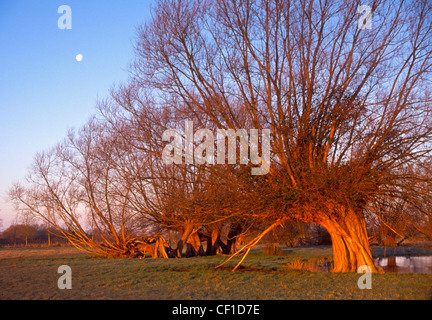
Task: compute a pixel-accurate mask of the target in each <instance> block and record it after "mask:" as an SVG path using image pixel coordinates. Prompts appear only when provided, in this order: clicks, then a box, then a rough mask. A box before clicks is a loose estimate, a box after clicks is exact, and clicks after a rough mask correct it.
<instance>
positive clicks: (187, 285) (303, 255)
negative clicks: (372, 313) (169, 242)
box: [0, 246, 432, 300]
mask: <svg viewBox="0 0 432 320" xmlns="http://www.w3.org/2000/svg"><path fill="white" fill-rule="evenodd" d="M392 250H393V251H392ZM395 250H399V251H400V250H401V249H400V248H383V247H374V248H373V254H374V256H380V255H381V256H382V255H383V254H387V255H389V254H392V253H393V254H395V253H396V254H398V253H399V254H400V253H406V252H396V251H395ZM403 250H405V249H403ZM410 250H411V251H412V252H411V253H412V254H429V255H430V254H431V251H432V249H430V248H412V249H410ZM331 256H332V250H331V247H329V246H318V247H294V248H283V249H282V250H281V251H280V252H279V254H278V255H268V254H265V253H264V251H263V250H262V248H256V249H255V250H253V251H252V252H251V253H250V254H249V256H248V257H247V258H246V260H245V261H244V262H243V264H242V266H241V267H240V268H239V269H238V270H236V271H235V272H232V268H233V267H234V266H235V264H236V263H237V262H238V261H239V260H238V259H237V260H234V261H230V262H229V263H228V264H226V265H224V266H223V267H222V268H219V269H215V268H214V267H215V266H217V265H219V264H220V263H222V262H223V261H225V260H226V259H227V257H222V256H206V257H195V258H184V259H120V258H119V259H106V258H92V257H88V256H87V255H86V254H84V253H82V252H80V251H78V250H77V249H75V248H72V247H54V248H0V299H1V300H11V299H13V300H63V299H72V300H89V299H92V300H120V299H122V300H124V299H126V300H129V299H133V300H141V299H143V300H171V299H175V300H190V299H192V300H195V299H197V300H198V299H199V300H202V299H203V300H207V299H208V300H214V299H221V300H233V299H234V300H243V299H248V300H280V299H282V300H288V299H289V300H291V299H301V300H309V299H314V300H316V299H318V300H328V299H343V300H345V299H356V300H357V299H361V300H372V299H373V300H376V299H378V300H387V299H390V300H395V299H405V300H426V299H431V298H432V275H431V274H412V273H409V274H401V273H394V272H387V273H384V274H373V277H372V289H370V290H368V289H365V290H360V289H359V288H358V286H357V282H358V279H359V276H360V275H359V274H357V273H342V274H336V273H331V272H322V271H310V270H313V269H310V270H309V269H308V268H305V267H304V266H305V265H307V264H308V263H310V262H314V261H315V262H322V261H326V260H327V259H331ZM306 262H307V263H306ZM61 265H68V266H70V268H71V270H72V289H70V290H67V289H66V290H60V289H59V288H58V286H57V281H58V279H59V277H61V274H58V273H57V271H58V268H59V266H61ZM297 265H299V266H297ZM302 265H303V266H302ZM298 267H302V268H303V269H297V268H298Z"/></svg>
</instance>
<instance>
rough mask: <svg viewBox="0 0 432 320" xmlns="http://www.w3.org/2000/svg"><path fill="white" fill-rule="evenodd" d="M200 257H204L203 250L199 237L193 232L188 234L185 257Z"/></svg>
mask: <svg viewBox="0 0 432 320" xmlns="http://www.w3.org/2000/svg"><path fill="white" fill-rule="evenodd" d="M197 255H199V256H202V255H204V249H203V247H202V245H201V240H200V238H199V235H198V233H197V232H193V233H192V234H190V236H189V238H188V240H187V251H186V256H187V257H195V256H197Z"/></svg>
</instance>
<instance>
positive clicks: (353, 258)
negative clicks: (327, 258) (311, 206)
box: [320, 208, 381, 272]
mask: <svg viewBox="0 0 432 320" xmlns="http://www.w3.org/2000/svg"><path fill="white" fill-rule="evenodd" d="M320 224H321V225H322V226H323V227H325V228H326V229H327V231H328V232H329V233H330V236H331V239H332V246H333V261H334V267H333V272H350V271H354V272H356V271H357V270H358V268H359V267H360V266H362V265H366V266H368V267H369V268H370V269H371V271H372V272H378V271H381V270H378V269H377V268H376V267H375V265H374V263H373V259H372V253H371V249H370V246H369V241H368V237H367V232H366V224H365V220H364V217H363V216H362V215H359V214H357V213H356V212H355V211H354V210H353V209H351V208H348V209H346V212H345V215H344V216H343V218H342V219H340V221H334V220H331V219H327V220H325V221H321V222H320Z"/></svg>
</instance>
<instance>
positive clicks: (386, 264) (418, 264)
mask: <svg viewBox="0 0 432 320" xmlns="http://www.w3.org/2000/svg"><path fill="white" fill-rule="evenodd" d="M374 263H375V265H376V266H377V267H381V268H383V269H384V271H389V272H399V273H428V274H432V256H424V257H409V256H395V257H387V258H376V259H375V260H374Z"/></svg>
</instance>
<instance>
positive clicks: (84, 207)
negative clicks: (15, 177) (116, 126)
mask: <svg viewBox="0 0 432 320" xmlns="http://www.w3.org/2000/svg"><path fill="white" fill-rule="evenodd" d="M129 151H130V150H129ZM129 151H128V149H127V145H125V144H124V143H122V140H121V137H120V136H118V135H115V134H114V132H113V131H112V130H110V128H109V125H108V124H107V123H106V122H101V121H97V120H96V119H91V120H90V121H89V122H88V123H87V124H86V125H84V126H83V127H82V128H80V129H79V130H78V131H77V132H74V131H71V132H70V133H69V134H68V136H67V137H66V138H65V139H64V141H63V142H61V143H58V144H57V145H56V146H55V147H53V148H52V149H50V150H48V151H44V152H40V153H38V154H37V155H36V156H35V157H34V161H33V165H32V167H31V169H30V170H29V173H28V176H27V179H26V181H24V182H21V183H17V184H15V185H14V186H13V187H12V188H11V189H10V198H11V199H12V200H13V201H14V203H15V204H16V206H17V208H18V209H19V210H26V211H27V212H29V213H31V214H32V215H33V216H35V217H37V218H38V219H39V220H42V221H43V222H44V223H46V224H47V225H48V226H49V227H50V228H51V229H52V230H54V231H55V232H56V233H57V234H59V235H61V236H62V237H64V238H66V239H67V240H68V241H69V242H70V243H71V244H73V245H74V246H75V247H77V248H79V249H80V250H83V251H86V252H88V253H90V254H95V255H101V256H109V257H112V256H121V255H123V254H124V253H125V252H126V251H127V243H128V242H129V240H130V239H131V238H134V237H136V236H137V234H140V233H142V230H139V229H137V226H138V225H137V224H136V221H137V219H136V218H137V212H136V211H135V210H133V207H132V206H130V202H129V199H130V196H131V187H132V182H131V181H130V180H129V179H126V178H125V175H124V171H125V168H126V166H125V163H127V161H128V160H129V159H130V154H131V153H130V152H129Z"/></svg>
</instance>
